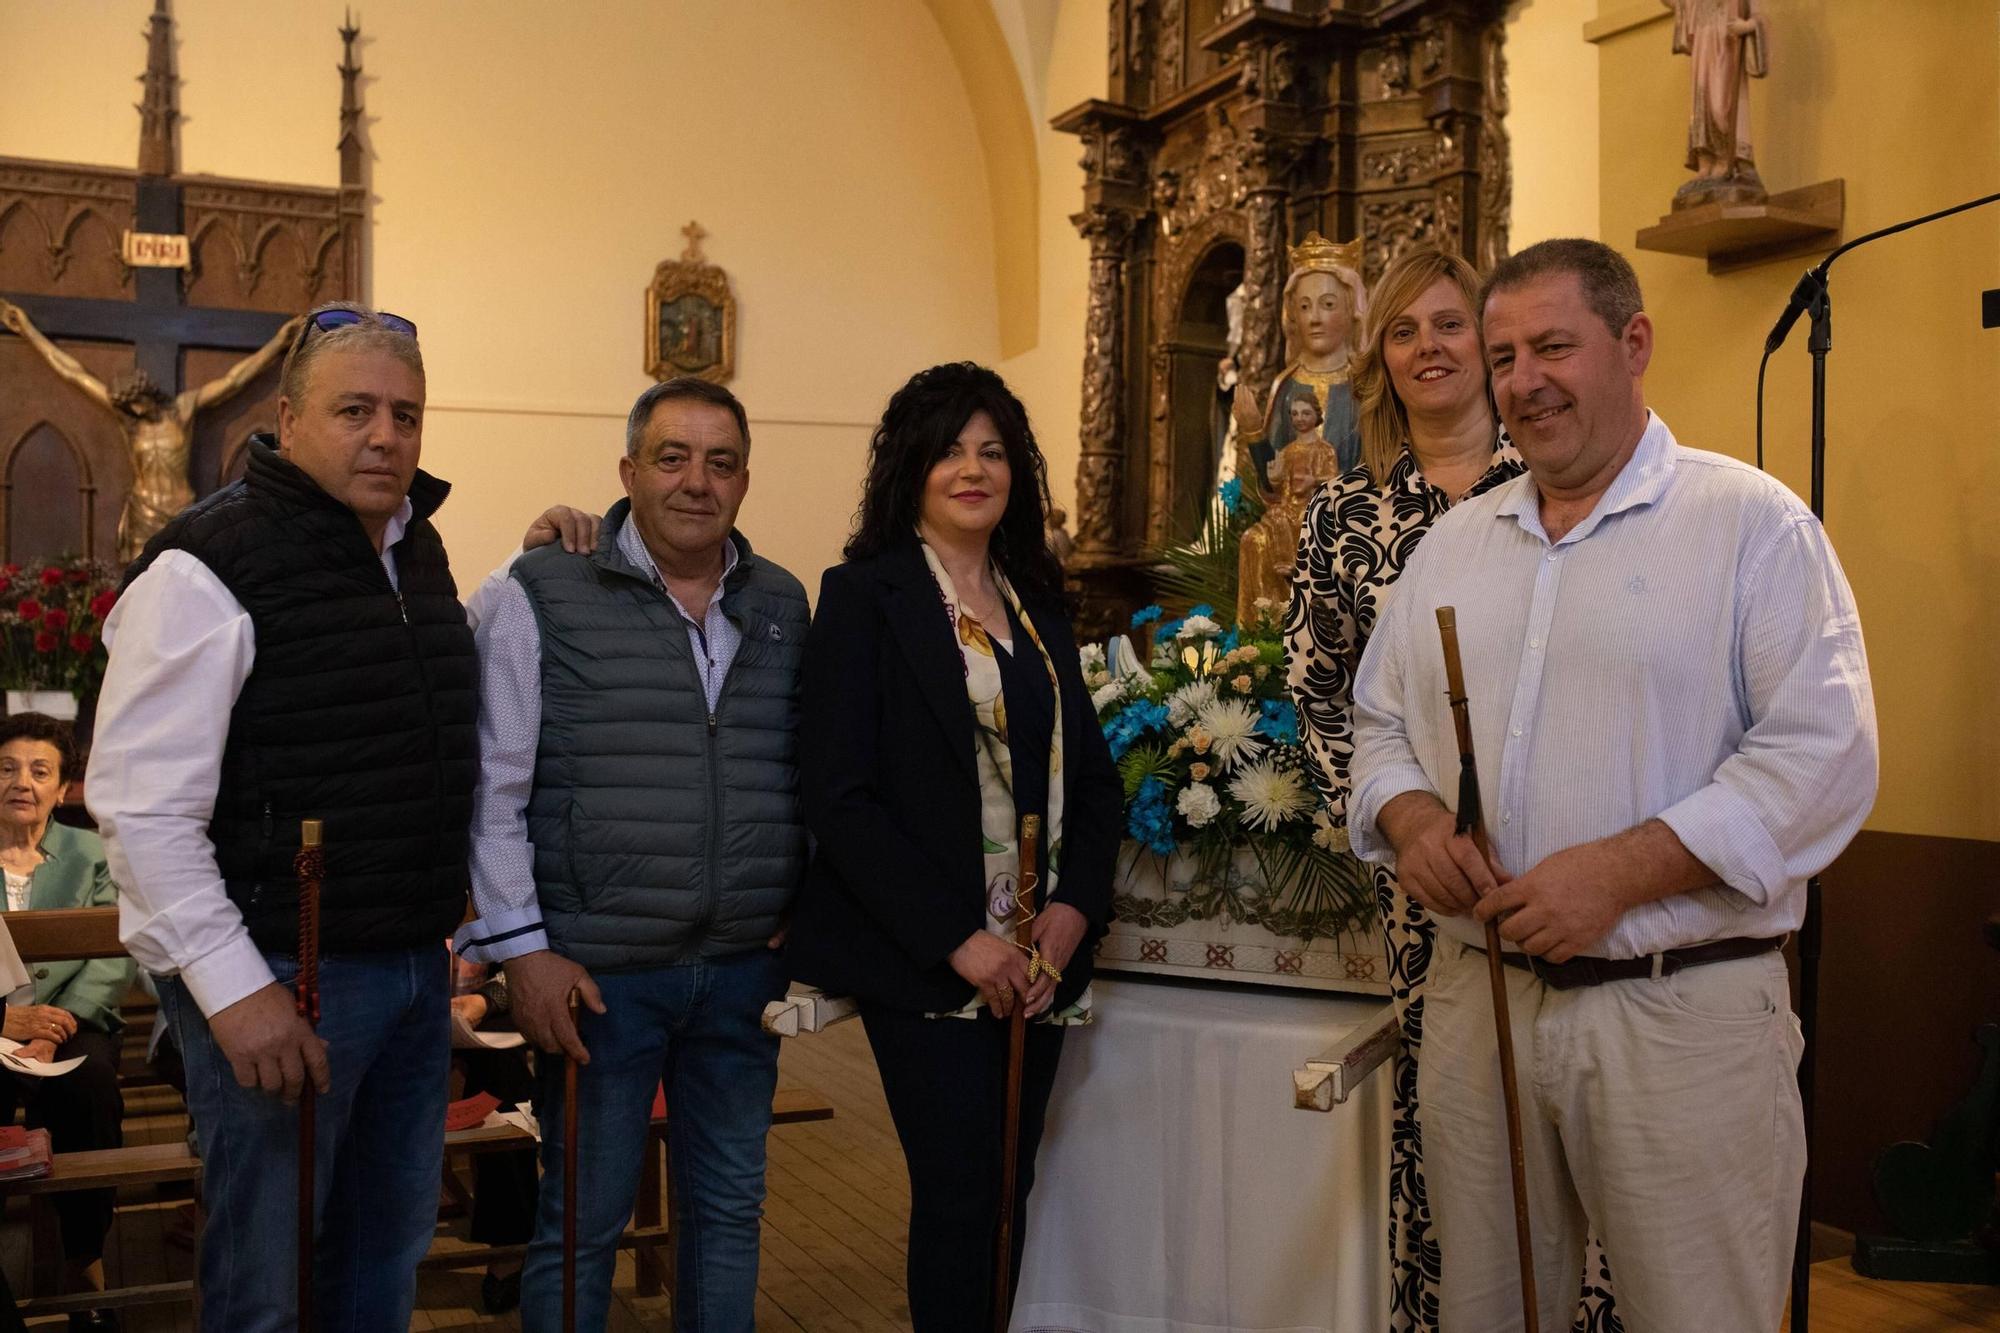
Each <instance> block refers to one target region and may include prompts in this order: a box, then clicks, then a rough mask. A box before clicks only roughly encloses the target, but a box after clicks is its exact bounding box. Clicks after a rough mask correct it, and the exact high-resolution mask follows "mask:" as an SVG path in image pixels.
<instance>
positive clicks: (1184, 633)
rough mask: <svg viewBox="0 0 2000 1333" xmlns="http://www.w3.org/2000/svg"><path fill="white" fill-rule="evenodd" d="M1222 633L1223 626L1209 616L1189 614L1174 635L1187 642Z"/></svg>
mask: <svg viewBox="0 0 2000 1333" xmlns="http://www.w3.org/2000/svg"><path fill="white" fill-rule="evenodd" d="M1220 633H1222V626H1220V625H1218V624H1216V623H1215V622H1214V621H1213V620H1210V619H1209V618H1208V617H1207V616H1189V617H1188V618H1187V619H1186V620H1183V621H1182V622H1181V627H1180V628H1179V629H1178V630H1176V631H1174V637H1175V638H1176V639H1179V640H1180V641H1181V642H1182V643H1186V642H1187V641H1188V640H1189V639H1196V638H1208V637H1210V636H1212V635H1216V634H1220Z"/></svg>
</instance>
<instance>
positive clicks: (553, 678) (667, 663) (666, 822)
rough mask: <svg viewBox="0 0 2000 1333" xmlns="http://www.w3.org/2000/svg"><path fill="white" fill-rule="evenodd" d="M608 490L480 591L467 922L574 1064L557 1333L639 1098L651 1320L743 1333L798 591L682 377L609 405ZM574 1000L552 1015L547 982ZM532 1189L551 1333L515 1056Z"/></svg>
mask: <svg viewBox="0 0 2000 1333" xmlns="http://www.w3.org/2000/svg"><path fill="white" fill-rule="evenodd" d="M625 447H626V453H625V457H624V458H622V459H620V460H619V464H618V471H619V476H620V478H621V480H622V481H623V482H624V484H625V493H626V497H627V498H626V499H625V500H622V501H620V502H619V503H618V504H617V505H615V506H613V507H612V509H611V511H610V512H609V513H608V514H606V515H605V517H604V523H603V526H602V529H601V531H600V532H599V534H598V539H597V542H596V548H595V549H594V550H590V551H581V552H570V551H566V550H564V548H563V545H562V544H561V543H558V544H555V545H550V546H545V547H542V548H541V549H538V550H536V551H533V552H531V553H529V554H527V555H524V556H522V557H520V558H519V559H518V560H516V561H515V562H514V564H513V567H512V570H511V577H509V578H507V579H505V580H504V581H502V582H501V583H500V585H499V586H498V587H497V588H496V589H495V590H494V595H493V596H492V597H491V599H490V603H489V604H487V605H485V606H483V607H482V608H481V609H482V611H483V615H482V617H481V620H480V624H479V629H478V635H477V638H478V645H479V657H480V720H479V741H480V754H481V758H480V766H481V776H480V783H479V789H478V795H477V804H476V807H475V811H474V821H473V834H472V882H473V902H474V905H475V906H476V907H477V908H478V910H479V919H478V920H476V921H474V922H472V923H471V924H469V925H468V926H466V927H465V928H464V929H463V930H462V931H461V932H460V936H459V944H460V951H461V952H462V953H463V954H464V955H465V956H467V957H469V958H473V959H481V960H485V961H489V962H504V964H505V967H506V971H507V980H508V985H509V988H510V990H511V992H512V996H513V999H512V1005H513V1010H514V1013H515V1016H516V1019H517V1021H518V1022H519V1025H520V1028H521V1031H522V1032H523V1033H524V1034H525V1035H526V1036H527V1037H528V1039H529V1040H530V1041H532V1042H533V1043H534V1044H535V1045H536V1046H537V1047H538V1048H540V1049H541V1050H543V1051H546V1052H550V1053H552V1054H563V1055H566V1056H567V1057H568V1058H570V1059H574V1060H576V1061H577V1062H578V1063H579V1064H580V1065H581V1066H582V1068H581V1070H580V1077H579V1105H580V1108H581V1115H582V1126H581V1128H582V1131H583V1132H582V1133H581V1134H580V1136H579V1160H578V1172H577V1213H578V1216H577V1237H578V1252H577V1306H576V1309H577V1327H578V1328H579V1329H601V1328H603V1327H604V1321H605V1318H606V1314H607V1312H608V1308H609V1305H610V1297H611V1272H612V1264H613V1260H614V1258H615V1257H616V1253H617V1249H616V1243H617V1239H618V1236H619V1234H620V1233H621V1232H622V1231H623V1230H624V1228H625V1224H626V1221H627V1219H628V1218H629V1217H630V1216H631V1213H632V1204H633V1197H634V1194H635V1192H636V1188H637V1185H638V1180H639V1168H640V1162H641V1157H642V1154H643V1151H644V1146H645V1138H646V1130H647V1124H648V1121H649V1119H650V1115H651V1109H652V1105H653V1094H654V1089H655V1087H656V1086H657V1085H659V1084H661V1083H662V1082H664V1084H665V1089H666V1098H667V1102H668V1104H669V1105H670V1106H671V1107H672V1108H673V1115H672V1118H671V1121H670V1124H671V1129H670V1131H669V1132H670V1133H671V1135H672V1144H671V1147H672V1160H673V1164H674V1173H675V1182H674V1183H675V1189H674V1206H675V1212H676V1216H675V1218H674V1222H673V1229H674V1232H675V1235H676V1244H677V1246H678V1259H679V1264H678V1269H677V1272H678V1292H677V1299H676V1300H675V1308H674V1322H675V1324H676V1326H677V1327H679V1328H681V1329H683V1330H689V1329H701V1330H704V1331H705V1333H716V1331H717V1330H737V1329H742V1330H748V1329H750V1328H752V1326H753V1304H754V1301H755V1297H756V1290H757V1250H758V1219H759V1218H760V1217H761V1215H762V1212H763V1201H764V1137H765V1134H766V1132H767V1131H768V1130H769V1127H770V1122H771V1096H772V1093H773V1091H774V1090H775V1088H776V1085H777V1076H778V1042H777V1039H776V1038H775V1037H772V1036H769V1035H768V1034H766V1033H765V1032H764V1031H763V1030H762V1026H761V1023H760V1021H759V1020H760V1017H761V1015H762V1013H763V1009H764V1006H765V1004H766V1003H768V1002H769V1001H771V1000H774V999H776V998H778V997H779V996H781V995H782V994H784V991H785V974H784V971H783V969H782V967H781V965H780V961H779V956H778V954H777V952H776V951H775V949H773V948H772V947H770V946H771V945H772V944H773V943H775V939H776V936H777V935H778V933H779V931H780V929H781V925H782V922H783V920H784V916H785V913H786V911H787V909H788V908H789V906H790V903H791V898H792V893H793V890H794V888H795V887H796V885H797V883H798V879H799V875H800V872H801V870H802V869H803V867H804V863H805V831H804V828H803V826H802V824H801V823H800V821H799V806H798V766H797V754H796V742H795V733H796V725H797V720H798V699H799V694H798V689H799V656H800V653H801V651H802V650H803V648H804V645H805V634H806V620H807V612H806V596H805V589H804V588H803V587H801V586H800V584H799V581H798V580H797V579H795V578H793V577H792V576H791V575H790V574H788V573H787V572H785V571H784V570H783V569H781V568H779V567H778V566H777V565H774V564H772V563H771V562H770V561H768V560H765V559H762V558H761V557H759V556H756V555H754V554H752V552H751V550H750V544H749V543H748V542H747V541H745V540H744V539H743V537H742V536H741V535H740V534H738V533H737V532H736V531H735V530H734V526H733V525H734V523H735V519H736V511H737V509H738V508H739V507H740V506H741V505H742V503H743V496H744V493H745V491H746V490H747V489H748V488H749V484H750V472H749V453H750V432H749V427H748V423H747V421H746V420H745V417H744V413H743V407H742V405H741V404H740V403H738V402H737V400H736V397H735V395H733V394H731V393H730V392H729V391H728V390H727V389H723V388H720V387H718V386H716V385H713V384H709V383H706V382H705V381H702V380H698V379H692V378H686V377H683V378H679V379H672V380H668V381H666V382H664V383H661V384H656V385H653V386H652V387H651V388H649V389H647V390H646V392H645V393H643V394H641V395H640V397H639V401H638V402H637V403H636V404H634V406H633V408H632V413H631V416H630V418H629V420H628V422H627V426H626V441H625ZM572 991H574V992H576V993H578V994H579V996H580V997H581V1000H582V1004H583V1006H584V1009H585V1010H587V1012H581V1013H580V1019H579V1020H578V1021H577V1022H574V1023H573V1022H572V1021H571V1018H570V1015H569V1012H568V997H569V995H570V994H571V992H572ZM540 1065H541V1075H540V1080H539V1094H538V1096H537V1098H536V1109H537V1112H538V1114H539V1116H540V1118H541V1124H542V1145H543V1151H542V1168H543V1177H542V1188H541V1198H540V1205H539V1208H538V1210H537V1218H536V1227H535V1239H534V1241H533V1242H532V1244H531V1245H530V1246H529V1249H528V1260H527V1265H526V1268H525V1269H524V1271H523V1274H522V1284H521V1300H522V1310H521V1313H522V1327H523V1328H524V1329H527V1330H529V1333H535V1331H536V1330H543V1329H554V1328H556V1327H558V1325H559V1320H560V1309H561V1300H562V1273H561V1267H562V1265H561V1241H562V1221H563V1219H562V1197H563V1189H562V1184H563V1179H562V1173H563V1161H562V1151H561V1145H562V1141H563V1125H562V1094H561V1088H562V1062H561V1061H560V1060H553V1059H546V1060H543V1061H541V1062H540Z"/></svg>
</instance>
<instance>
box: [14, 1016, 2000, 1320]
mask: <svg viewBox="0 0 2000 1333" xmlns="http://www.w3.org/2000/svg"><path fill="white" fill-rule="evenodd" d="M779 1070H780V1081H781V1083H782V1084H784V1085H785V1086H791V1087H800V1086H803V1087H809V1088H812V1089H813V1090H815V1091H817V1092H818V1093H819V1094H820V1095H821V1096H823V1097H825V1098H826V1099H827V1100H828V1101H829V1102H831V1103H832V1104H833V1106H834V1108H835V1115H834V1118H833V1119H832V1120H828V1121H821V1122H817V1123H810V1124H796V1125H782V1126H779V1127H777V1128H776V1129H774V1130H773V1131H772V1133H771V1142H770V1175H769V1182H768V1183H769V1200H768V1202H767V1204H766V1208H765V1217H764V1237H763V1265H762V1269H761V1272H760V1276H759V1282H758V1293H757V1327H758V1328H759V1329H761V1330H771V1331H776V1333H792V1331H795V1330H796V1331H798V1333H889V1331H890V1330H899V1329H908V1328H909V1327H910V1322H909V1309H908V1306H907V1305H906V1304H905V1303H904V1300H903V1258H904V1241H905V1238H904V1228H905V1226H906V1222H907V1218H908V1213H909V1187H908V1183H907V1181H906V1180H905V1178H904V1175H903V1163H902V1155H901V1153H900V1152H899V1151H898V1149H897V1146H896V1139H895V1133H894V1131H893V1129H892V1128H891V1127H890V1124H889V1117H888V1111H887V1108H886V1107H885V1106H884V1105H883V1102H882V1088H881V1084H880V1082H879V1081H878V1080H877V1078H876V1076H875V1067H874V1064H873V1062H872V1061H871V1060H870V1058H869V1055H868V1045H867V1042H866V1040H865V1038H864V1037H863V1035H862V1033H861V1029H860V1025H859V1024H856V1023H846V1024H842V1025H840V1026H839V1027H836V1028H833V1029H831V1030H829V1031H827V1032H825V1033H822V1034H820V1035H819V1036H817V1037H813V1038H809V1039H805V1040H797V1041H788V1042H786V1043H785V1047H784V1055H783V1058H782V1060H781V1062H780V1065H779ZM132 1110H133V1111H134V1112H135V1113H142V1114H138V1115H137V1116H136V1118H135V1119H133V1120H132V1121H130V1122H128V1140H127V1141H128V1142H132V1143H152V1142H171V1141H173V1140H174V1139H176V1138H178V1137H179V1136H180V1135H182V1134H184V1133H185V1132H186V1124H187V1122H186V1117H185V1116H184V1115H183V1114H181V1113H180V1112H179V1110H178V1104H177V1103H175V1102H173V1101H172V1099H171V1094H167V1093H165V1092H164V1091H162V1090H146V1091H141V1092H140V1093H138V1094H135V1096H134V1098H133V1106H132ZM148 1111H152V1112H154V1113H151V1114H143V1113H145V1112H148ZM179 1206H180V1201H179V1200H176V1199H173V1198H153V1197H147V1196H145V1195H144V1193H143V1192H141V1191H130V1192H128V1197H127V1198H125V1199H123V1200H121V1203H120V1207H119V1213H118V1223H117V1226H116V1227H115V1228H114V1231H113V1235H112V1241H111V1245H110V1248H109V1253H108V1255H107V1267H108V1268H109V1271H110V1278H111V1281H112V1282H113V1283H114V1284H119V1285H123V1284H129V1283H141V1282H161V1281H169V1280H173V1279H175V1278H181V1277H185V1276H187V1273H188V1269H189V1265H190V1256H189V1254H188V1251H187V1250H185V1249H181V1248H176V1247H175V1246H173V1245H171V1244H169V1243H168V1240H167V1236H168V1232H169V1230H170V1229H171V1228H172V1226H173V1223H174V1217H175V1212H176V1209H177V1208H178V1207H179ZM464 1227H465V1223H464V1221H463V1220H456V1221H451V1222H448V1223H445V1224H444V1225H442V1226H441V1227H440V1233H441V1234H442V1235H446V1236H460V1237H462V1236H463V1234H464ZM26 1233H27V1227H26V1222H25V1215H24V1207H23V1205H22V1204H21V1203H20V1202H19V1201H16V1202H15V1203H14V1204H13V1205H12V1206H11V1207H10V1208H9V1209H8V1210H7V1212H6V1215H5V1220H4V1222H3V1223H0V1262H4V1263H5V1265H6V1271H7V1274H8V1276H9V1278H10V1279H11V1280H12V1282H13V1283H14V1286H15V1289H16V1290H17V1291H21V1290H25V1287H26V1271H25V1270H26V1247H25V1242H26ZM1813 1291H1814V1296H1813V1320H1812V1326H1813V1329H1814V1333H1960V1331H1961V1330H1972V1329H1985V1330H2000V1289H1996V1288H1983V1287H1937V1286H1916V1285H1909V1284H1900V1283H1879V1282H1871V1281H1869V1280H1868V1279H1866V1278H1862V1277H1860V1276H1858V1275H1857V1274H1856V1273H1855V1272H1854V1270H1853V1269H1852V1268H1851V1267H1850V1266H1849V1265H1848V1264H1847V1261H1846V1260H1844V1259H1843V1260H1835V1261H1830V1262H1828V1263H1824V1264H1821V1265H1819V1266H1818V1268H1816V1269H1815V1271H1814V1286H1813ZM613 1293H614V1297H615V1299H614V1305H613V1311H612V1319H611V1323H610V1328H611V1329H612V1330H614V1333H633V1331H634V1330H640V1329H666V1328H669V1327H671V1321H670V1319H669V1317H668V1311H667V1308H666V1301H665V1300H664V1298H641V1297H639V1296H638V1295H636V1294H635V1291H634V1283H633V1272H632V1260H631V1256H630V1254H629V1253H628V1254H624V1255H621V1256H620V1258H619V1261H618V1273H617V1278H616V1280H615V1282H614V1286H613ZM36 1326H37V1327H43V1328H48V1329H51V1330H54V1329H60V1328H62V1327H64V1324H63V1321H62V1320H60V1319H50V1320H46V1321H41V1322H39V1323H38V1324H37V1325H36ZM125 1327H126V1329H127V1330H128V1331H129V1333H193V1327H194V1325H193V1321H192V1320H191V1318H190V1317H189V1312H188V1310H187V1309H186V1307H172V1306H156V1307H152V1308H149V1309H137V1310H130V1311H127V1312H126V1314H125ZM410 1327H411V1328H412V1329H413V1330H415V1329H426V1330H428V1329H459V1328H491V1329H518V1328H519V1327H520V1324H519V1321H518V1319H516V1318H515V1317H514V1316H512V1315H509V1316H506V1317H504V1318H497V1319H496V1318H493V1317H491V1316H488V1315H486V1314H485V1313H484V1312H483V1311H482V1310H481V1309H480V1307H479V1274H478V1273H477V1272H470V1273H436V1274H427V1275H426V1276H425V1277H424V1279H423V1282H422V1286H421V1288H420V1297H419V1309H418V1313H417V1316H416V1318H415V1319H414V1320H413V1321H412V1322H411V1325H410Z"/></svg>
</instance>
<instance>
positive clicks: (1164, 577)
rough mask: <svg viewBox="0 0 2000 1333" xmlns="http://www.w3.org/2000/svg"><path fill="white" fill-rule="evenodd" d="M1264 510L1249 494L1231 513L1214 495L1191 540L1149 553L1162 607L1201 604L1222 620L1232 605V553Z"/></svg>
mask: <svg viewBox="0 0 2000 1333" xmlns="http://www.w3.org/2000/svg"><path fill="white" fill-rule="evenodd" d="M1263 512H1264V507H1263V506H1262V505H1261V504H1259V503H1258V502H1257V501H1256V500H1255V499H1253V498H1252V497H1251V495H1250V494H1249V492H1248V490H1246V491H1245V492H1244V493H1243V496H1242V498H1241V499H1240V500H1238V502H1237V505H1236V510H1235V512H1234V513H1232V512H1230V509H1229V506H1228V505H1227V504H1225V503H1224V502H1223V498H1222V493H1221V492H1220V491H1217V492H1216V493H1215V494H1213V495H1211V496H1209V498H1208V512H1207V514H1206V515H1204V516H1203V518H1202V521H1201V531H1200V533H1199V534H1197V535H1196V537H1195V539H1194V540H1193V541H1189V542H1180V543H1178V544H1176V545H1173V546H1166V547H1162V548H1161V549H1160V550H1158V551H1156V552H1155V553H1154V559H1156V560H1157V561H1158V562H1159V568H1158V569H1157V570H1156V571H1155V573H1154V578H1153V583H1154V586H1155V587H1156V588H1157V589H1158V590H1159V595H1160V600H1161V601H1162V602H1164V603H1177V604H1179V605H1183V606H1198V605H1200V604H1202V603H1204V602H1206V603H1207V604H1208V605H1210V606H1213V607H1215V608H1217V609H1218V610H1219V611H1221V612H1222V614H1223V615H1225V616H1227V615H1229V614H1230V612H1231V610H1232V608H1234V607H1235V605H1236V586H1237V579H1236V554H1237V550H1238V548H1239V547H1240V546H1241V545H1242V542H1243V533H1244V531H1245V530H1246V529H1248V528H1249V526H1250V525H1251V524H1252V523H1255V522H1256V521H1257V519H1258V518H1259V517H1260V516H1261V515H1262V514H1263Z"/></svg>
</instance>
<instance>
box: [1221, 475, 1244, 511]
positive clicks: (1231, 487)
mask: <svg viewBox="0 0 2000 1333" xmlns="http://www.w3.org/2000/svg"><path fill="white" fill-rule="evenodd" d="M1222 507H1223V509H1224V510H1226V511H1227V512H1229V513H1231V514H1233V513H1235V512H1236V511H1237V510H1239V509H1241V508H1242V507H1243V478H1241V477H1231V478H1230V479H1229V480H1228V481H1225V482H1223V483H1222Z"/></svg>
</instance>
